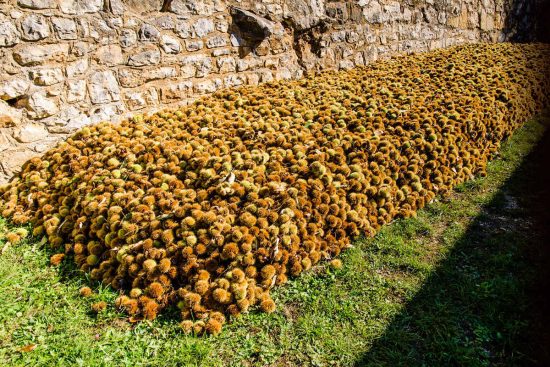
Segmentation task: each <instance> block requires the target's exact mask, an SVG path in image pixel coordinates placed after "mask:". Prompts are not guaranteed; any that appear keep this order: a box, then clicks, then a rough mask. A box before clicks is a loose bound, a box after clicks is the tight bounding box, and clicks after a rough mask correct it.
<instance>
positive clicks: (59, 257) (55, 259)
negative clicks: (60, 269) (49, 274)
mask: <svg viewBox="0 0 550 367" xmlns="http://www.w3.org/2000/svg"><path fill="white" fill-rule="evenodd" d="M64 258H65V254H55V255H52V257H50V264H51V265H52V266H58V265H59V264H61V262H62V261H63V259H64Z"/></svg>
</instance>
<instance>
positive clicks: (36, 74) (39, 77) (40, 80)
mask: <svg viewBox="0 0 550 367" xmlns="http://www.w3.org/2000/svg"><path fill="white" fill-rule="evenodd" d="M29 75H30V77H31V79H32V81H33V82H34V84H36V85H53V84H57V83H61V82H62V81H63V70H62V69H61V68H60V67H57V68H41V69H34V70H31V71H30V73H29Z"/></svg>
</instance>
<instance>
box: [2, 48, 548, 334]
mask: <svg viewBox="0 0 550 367" xmlns="http://www.w3.org/2000/svg"><path fill="white" fill-rule="evenodd" d="M549 57H550V46H548V45H542V44H506V43H502V44H480V45H467V46H460V47H453V48H448V49H444V50H438V51H435V52H431V53H424V54H417V55H408V56H403V57H397V58H393V59H391V60H386V61H380V62H376V63H373V64H372V65H369V66H366V67H360V68H356V69H352V70H348V71H342V72H325V73H321V74H317V75H310V76H308V77H306V78H304V79H302V80H296V81H282V82H273V83H267V84H263V85H260V86H246V87H243V88H239V89H226V90H221V91H218V92H216V93H214V94H213V95H210V96H206V97H204V98H202V99H200V100H198V101H196V102H195V103H193V104H192V105H189V106H185V107H182V108H180V109H179V110H176V111H163V112H159V113H156V114H154V115H152V116H148V117H143V116H136V117H135V118H133V119H130V120H128V121H124V122H122V123H121V124H118V125H113V124H109V123H101V124H98V125H95V126H90V127H86V128H84V129H82V130H80V131H79V132H77V133H76V134H75V135H73V136H72V137H70V138H68V139H67V140H66V141H65V142H62V143H59V144H58V145H57V146H56V147H55V148H53V149H52V150H50V151H48V152H47V153H45V154H44V155H43V156H41V157H36V158H32V159H31V160H29V161H28V162H27V163H26V164H25V165H24V167H23V169H22V171H21V172H20V173H19V174H18V175H17V176H16V177H14V178H13V180H12V181H11V182H10V183H9V184H7V185H4V186H1V187H0V213H1V215H2V216H3V217H6V218H8V219H10V220H11V222H12V223H13V224H15V225H18V226H21V225H24V224H26V223H31V224H32V225H33V234H34V235H36V236H45V237H46V238H47V240H48V243H49V245H50V246H51V248H52V250H53V253H57V254H58V255H54V257H52V264H54V265H55V264H58V263H59V262H61V261H62V260H63V256H64V254H67V256H66V257H65V259H74V261H75V263H76V265H77V266H78V267H79V268H80V269H81V270H83V271H86V272H88V273H90V277H91V278H92V279H94V280H100V281H102V282H103V283H105V284H109V285H111V287H113V288H114V289H116V290H117V291H118V292H120V293H121V296H120V297H119V298H118V299H117V302H116V307H117V308H118V309H121V310H124V311H125V312H127V313H128V314H130V315H132V317H133V318H134V319H136V320H139V319H153V318H155V317H156V316H157V315H158V313H159V312H162V310H163V309H165V308H166V307H169V306H176V305H177V307H178V308H179V310H180V312H181V315H182V318H183V319H184V321H183V322H182V323H181V327H182V330H183V331H184V332H185V333H189V334H191V333H192V334H195V335H200V334H201V333H204V332H207V333H210V334H217V333H218V332H219V331H220V328H221V326H222V325H223V323H224V322H225V317H233V316H234V317H237V316H238V315H240V314H242V313H245V312H247V311H248V310H249V309H254V308H258V307H259V308H260V309H261V310H263V311H265V312H273V311H274V310H275V309H276V306H275V303H274V302H273V300H272V299H271V298H270V297H269V290H270V289H271V288H272V287H274V286H276V285H278V284H282V283H284V282H286V280H287V279H288V277H289V276H297V275H299V274H300V273H301V272H303V271H307V270H308V269H310V268H311V267H312V266H314V265H315V264H317V263H318V262H320V261H322V260H329V259H330V260H332V261H331V266H332V267H334V268H339V267H341V261H340V260H338V259H335V258H336V257H337V256H338V255H339V254H340V252H341V251H342V250H344V249H346V248H348V247H349V245H350V243H351V241H352V239H353V237H355V236H357V235H359V234H365V235H367V236H372V235H374V234H375V233H376V232H377V231H378V230H379V229H380V227H381V226H382V225H384V224H386V223H390V222H391V221H392V220H394V219H395V218H399V217H410V216H414V215H415V213H416V211H417V210H418V209H420V208H422V207H423V206H425V205H426V204H428V203H429V202H431V201H432V200H434V199H435V198H437V197H439V196H445V195H447V194H448V193H449V192H450V191H451V190H452V189H453V187H454V186H455V185H457V184H460V183H462V182H464V181H465V180H469V179H471V178H472V177H474V176H478V175H484V174H485V169H486V166H487V162H488V160H489V159H490V158H491V157H493V156H494V155H495V154H496V153H497V151H498V148H499V145H500V143H501V141H503V140H504V139H506V138H507V137H509V136H510V135H511V134H512V133H513V132H514V130H516V129H517V128H519V127H520V126H521V125H522V123H523V122H524V121H526V120H527V119H528V118H530V117H531V116H532V115H533V114H535V113H536V112H537V111H539V110H541V109H542V108H543V107H545V106H547V105H548V98H549V96H550V93H549V85H550V82H549V80H548V77H547V75H546V74H547V73H546V71H547V60H548V58H549ZM23 234H24V233H16V232H14V233H13V235H8V236H9V238H7V240H8V241H10V242H17V241H18V240H19V239H20V238H23V237H25V236H26V234H25V236H23ZM94 308H97V309H98V310H99V309H104V308H105V305H103V304H102V307H98V306H95V305H94ZM191 320H192V321H191Z"/></svg>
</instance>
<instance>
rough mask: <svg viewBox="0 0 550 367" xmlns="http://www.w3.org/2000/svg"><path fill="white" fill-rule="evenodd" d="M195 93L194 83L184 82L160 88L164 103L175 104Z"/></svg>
mask: <svg viewBox="0 0 550 367" xmlns="http://www.w3.org/2000/svg"><path fill="white" fill-rule="evenodd" d="M192 91H193V83H192V82H190V81H182V82H178V83H175V84H171V85H167V86H163V87H161V88H160V93H161V100H162V102H168V103H170V102H174V101H177V100H182V99H184V98H187V97H189V95H190V94H191V92H192Z"/></svg>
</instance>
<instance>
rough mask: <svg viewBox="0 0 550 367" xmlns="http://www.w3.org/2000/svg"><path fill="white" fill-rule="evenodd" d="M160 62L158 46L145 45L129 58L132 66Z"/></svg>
mask: <svg viewBox="0 0 550 367" xmlns="http://www.w3.org/2000/svg"><path fill="white" fill-rule="evenodd" d="M158 63H160V50H159V49H158V48H156V47H143V48H141V50H140V51H139V52H138V53H136V54H133V55H131V56H130V57H129V58H128V65H130V66H138V67H139V66H147V65H156V64H158Z"/></svg>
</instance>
